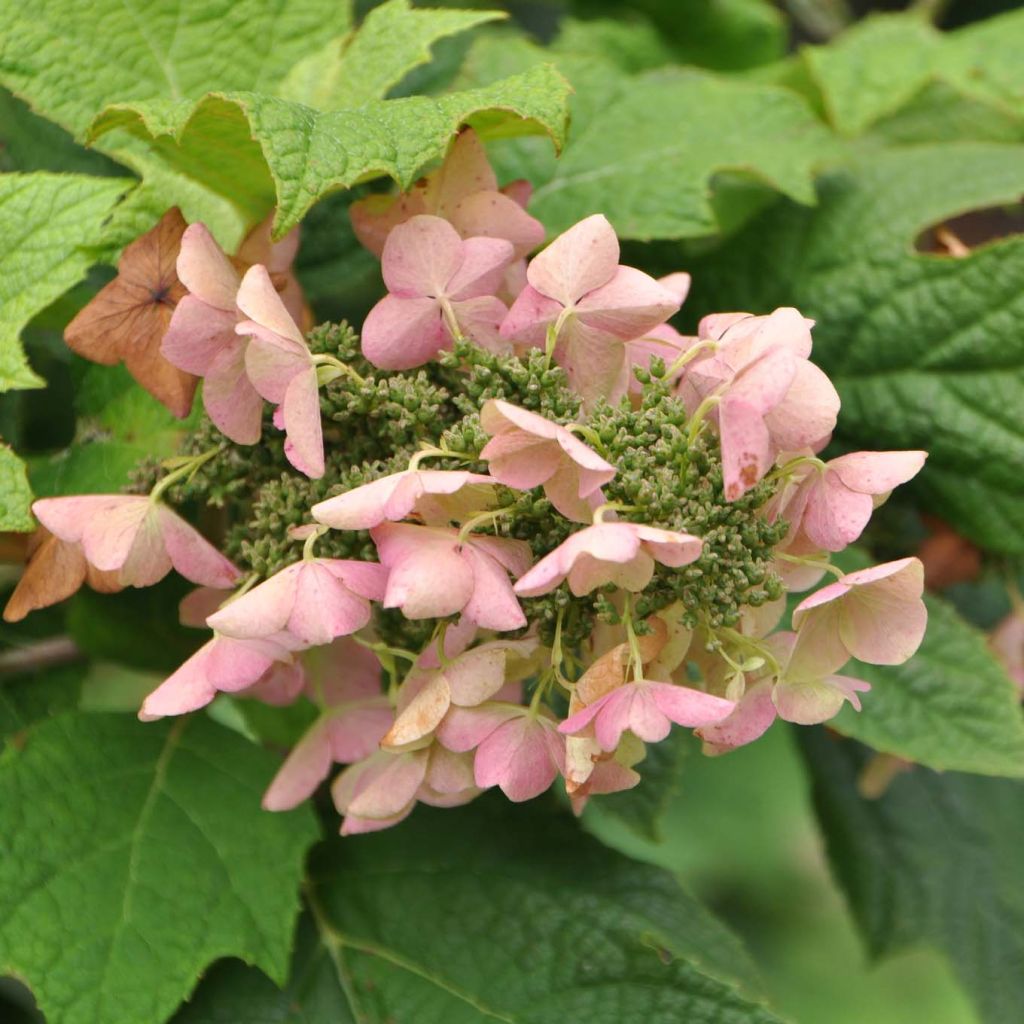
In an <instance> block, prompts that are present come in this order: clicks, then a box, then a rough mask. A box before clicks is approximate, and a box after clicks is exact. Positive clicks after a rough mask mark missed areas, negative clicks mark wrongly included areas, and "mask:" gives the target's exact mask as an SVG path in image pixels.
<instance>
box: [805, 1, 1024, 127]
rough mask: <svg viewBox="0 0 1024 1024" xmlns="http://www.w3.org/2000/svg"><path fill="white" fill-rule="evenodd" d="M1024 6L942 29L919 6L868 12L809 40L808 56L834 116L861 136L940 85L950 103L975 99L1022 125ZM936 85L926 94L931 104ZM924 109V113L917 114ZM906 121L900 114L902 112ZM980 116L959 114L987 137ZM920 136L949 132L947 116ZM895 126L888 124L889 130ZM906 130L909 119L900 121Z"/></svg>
mask: <svg viewBox="0 0 1024 1024" xmlns="http://www.w3.org/2000/svg"><path fill="white" fill-rule="evenodd" d="M1022 47H1024V13H1022V12H1020V11H1017V12H1014V13H1011V14H1007V15H1004V16H1003V17H999V18H990V19H988V20H985V21H981V22H979V23H977V24H975V25H972V26H970V27H968V28H965V29H961V30H959V31H956V32H951V33H941V32H938V31H937V30H936V29H935V28H933V27H932V26H931V24H930V23H929V22H928V21H926V20H925V19H924V18H923V17H922V16H920V15H919V14H914V13H907V14H882V15H875V16H873V17H870V18H866V19H865V20H864V21H861V22H859V23H857V24H856V25H855V26H854V27H853V28H851V29H850V30H849V31H848V32H845V33H843V35H841V36H840V37H839V38H838V39H837V40H836V41H835V42H833V43H831V44H829V45H828V46H820V47H808V48H807V49H805V50H804V51H803V59H804V61H805V63H806V66H807V68H808V70H809V72H810V75H811V78H812V79H813V81H814V82H815V83H816V85H817V87H818V89H819V90H820V92H821V96H822V101H823V104H824V107H825V110H826V112H827V114H828V117H829V120H830V122H831V123H832V125H833V126H834V127H835V129H836V130H837V131H839V132H841V133H842V134H844V135H848V136H856V135H860V134H862V133H864V132H866V131H868V130H869V129H870V128H872V126H874V125H876V124H879V123H880V122H882V123H884V122H885V121H886V120H887V119H889V118H893V117H895V116H896V115H898V114H899V113H900V111H901V110H902V108H904V107H907V106H915V107H916V106H919V105H920V104H921V103H922V94H924V93H926V92H929V91H931V90H933V89H934V88H935V87H936V86H940V87H945V88H940V91H939V93H938V95H941V96H942V97H943V99H944V101H945V102H946V103H949V104H951V105H954V106H955V105H956V104H958V103H963V102H970V103H971V104H972V106H973V108H974V109H975V110H979V111H984V110H985V109H986V108H987V110H988V111H989V116H993V115H994V116H995V117H997V118H999V119H1001V120H1005V119H1008V118H1012V119H1013V120H1014V121H1016V122H1017V124H1018V130H1020V129H1021V128H1024V68H1022V64H1021V61H1020V53H1021V48H1022ZM934 100H935V93H934V92H933V93H932V95H931V99H930V100H929V101H926V102H927V103H931V104H933V103H934ZM917 116H918V117H919V116H920V115H919V113H918V115H917ZM898 120H900V121H902V117H900V118H898ZM985 122H986V118H985V116H984V115H983V116H982V119H981V121H980V123H978V122H975V123H971V122H969V121H967V120H965V119H957V128H958V130H959V131H960V132H961V135H960V137H961V138H964V139H979V138H982V137H987V136H988V134H989V132H988V126H987V124H986V123H985ZM922 127H923V124H922V122H921V121H920V120H919V121H918V132H917V136H916V138H917V141H925V139H926V138H928V137H929V135H930V137H931V138H932V139H933V140H934V139H935V136H936V134H940V137H943V138H948V137H949V126H948V125H943V124H942V119H941V117H938V116H936V117H934V118H933V119H930V120H929V122H928V127H929V129H930V132H929V133H927V134H925V133H922V131H921V129H922ZM892 131H893V128H892V127H891V126H890V127H888V128H885V129H883V133H884V134H891V133H892ZM901 132H902V133H903V134H904V135H905V132H906V129H905V127H904V128H902V129H901Z"/></svg>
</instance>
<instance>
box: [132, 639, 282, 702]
mask: <svg viewBox="0 0 1024 1024" xmlns="http://www.w3.org/2000/svg"><path fill="white" fill-rule="evenodd" d="M290 658H291V651H290V650H289V649H288V648H287V647H286V646H284V645H283V644H282V643H280V642H278V640H277V638H274V639H263V640H235V639H233V638H232V637H227V636H214V637H213V638H212V639H210V640H208V641H207V642H206V643H205V644H204V645H203V646H202V647H200V648H199V650H198V651H196V653H195V654H193V655H192V657H191V658H189V659H188V660H187V661H186V662H185V663H184V664H183V665H182V666H181V667H180V668H179V669H178V670H177V671H176V672H174V673H173V675H171V676H170V677H169V678H167V679H165V680H164V682H162V683H161V684H160V685H159V686H158V687H157V688H156V689H155V690H154V691H153V692H152V693H151V694H150V695H149V696H148V697H147V698H146V699H145V701H144V702H143V704H142V709H141V710H140V711H139V718H141V719H142V720H143V721H144V722H148V721H152V720H153V719H156V718H163V717H164V716H165V715H184V714H187V713H188V712H189V711H195V710H196V709H198V708H201V707H205V706H206V705H207V704H209V703H210V701H211V700H213V698H214V697H216V696H217V694H218V693H238V692H240V691H242V690H245V689H247V688H248V687H250V686H252V685H253V684H255V683H256V682H257V681H258V680H259V679H260V678H261V677H262V676H263V675H264V674H265V673H267V672H268V671H269V670H270V669H271V668H272V666H273V665H274V663H275V662H278V661H288V660H290Z"/></svg>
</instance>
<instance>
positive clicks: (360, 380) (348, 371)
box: [313, 353, 366, 384]
mask: <svg viewBox="0 0 1024 1024" xmlns="http://www.w3.org/2000/svg"><path fill="white" fill-rule="evenodd" d="M313 365H314V366H331V367H333V368H334V369H336V370H339V371H340V372H341V373H343V374H344V375H346V376H348V377H351V378H352V380H354V381H355V382H356V383H357V384H365V383H366V378H365V377H361V376H360V375H359V374H358V373H356V371H355V370H353V369H352V367H351V366H349V365H348V363H343V362H342V361H341V360H340V359H337V358H335V357H334V356H331V355H327V354H326V353H324V354H321V355H316V356H313Z"/></svg>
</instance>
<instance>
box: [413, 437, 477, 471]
mask: <svg viewBox="0 0 1024 1024" xmlns="http://www.w3.org/2000/svg"><path fill="white" fill-rule="evenodd" d="M478 458H479V456H478V455H473V454H472V453H471V452H453V451H452V450H451V449H450V448H438V447H437V446H436V445H432V444H426V443H424V445H423V448H422V449H421V450H420V451H418V452H417V453H416V454H415V455H414V456H413V457H412V458H411V459H410V460H409V466H408V468H409V471H410V472H415V471H416V470H417V469H419V465H420V463H421V462H422V461H423V460H424V459H462V460H463V461H464V462H476V460H477V459H478Z"/></svg>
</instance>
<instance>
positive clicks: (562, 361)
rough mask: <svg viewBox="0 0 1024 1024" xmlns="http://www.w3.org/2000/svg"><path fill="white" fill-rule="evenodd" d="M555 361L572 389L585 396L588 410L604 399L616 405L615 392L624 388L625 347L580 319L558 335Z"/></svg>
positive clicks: (615, 338) (572, 318)
mask: <svg viewBox="0 0 1024 1024" xmlns="http://www.w3.org/2000/svg"><path fill="white" fill-rule="evenodd" d="M555 360H556V361H557V362H558V364H559V366H561V367H562V368H563V369H564V370H565V372H566V374H567V375H568V377H569V383H570V384H571V385H572V387H573V388H574V389H575V390H576V391H578V392H579V394H580V395H582V396H583V400H584V405H585V407H586V408H587V409H588V410H589V409H592V408H593V407H594V406H595V405H596V404H597V402H598V401H599V400H600V399H602V398H607V399H609V401H614V400H615V397H616V396H615V395H614V391H615V388H616V387H620V388H622V387H623V384H622V381H623V367H624V366H625V364H626V346H625V343H624V342H623V341H622V339H621V338H619V337H618V336H616V335H614V334H611V333H609V332H607V331H602V330H598V329H597V328H594V327H591V326H589V325H588V324H586V323H585V322H584V321H583V320H581V319H579V318H576V317H570V319H569V320H568V321H567V322H566V325H565V327H564V328H563V329H562V330H561V332H560V333H559V342H558V346H557V347H556V349H555Z"/></svg>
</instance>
